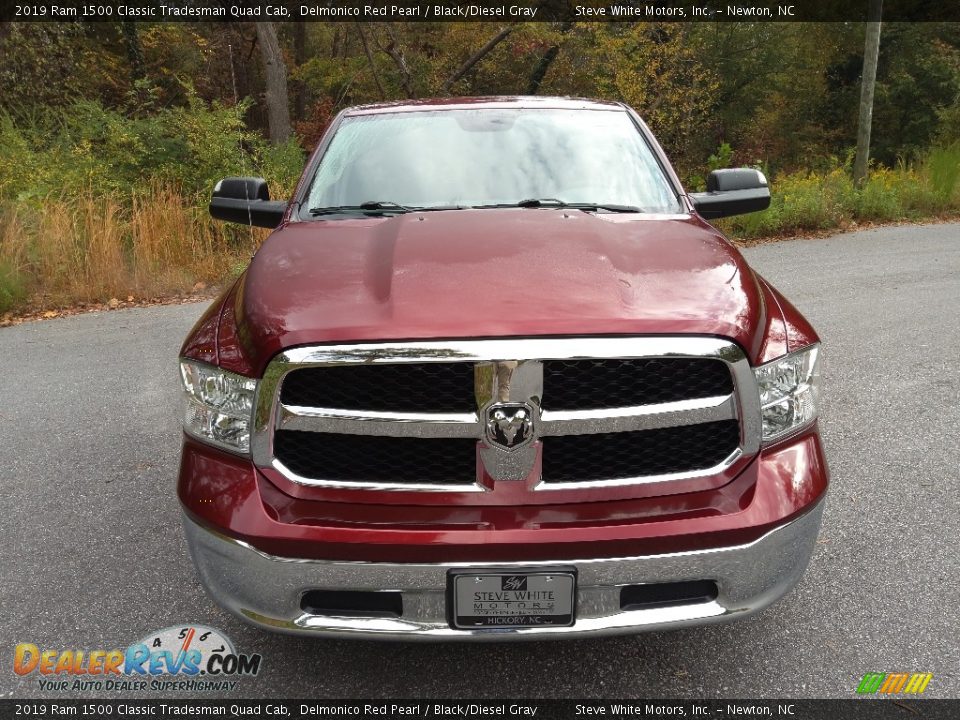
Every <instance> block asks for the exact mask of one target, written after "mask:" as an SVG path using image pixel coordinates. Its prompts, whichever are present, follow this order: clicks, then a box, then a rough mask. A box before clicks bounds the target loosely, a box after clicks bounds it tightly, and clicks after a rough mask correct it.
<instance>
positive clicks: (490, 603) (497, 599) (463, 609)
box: [448, 569, 577, 630]
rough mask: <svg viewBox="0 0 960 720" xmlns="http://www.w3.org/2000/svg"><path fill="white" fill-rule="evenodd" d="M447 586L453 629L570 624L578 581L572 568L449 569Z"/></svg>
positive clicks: (571, 622)
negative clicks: (507, 570)
mask: <svg viewBox="0 0 960 720" xmlns="http://www.w3.org/2000/svg"><path fill="white" fill-rule="evenodd" d="M448 587H449V604H450V621H451V624H452V626H453V627H454V628H459V629H461V630H467V629H476V628H491V629H492V628H498V627H499V628H517V627H548V626H552V627H561V626H565V625H573V621H574V597H575V596H576V587H577V579H576V573H575V571H574V570H572V569H563V570H560V569H558V570H531V571H520V572H517V571H510V572H503V571H497V570H479V571H478V570H452V571H451V572H450V576H449V580H448Z"/></svg>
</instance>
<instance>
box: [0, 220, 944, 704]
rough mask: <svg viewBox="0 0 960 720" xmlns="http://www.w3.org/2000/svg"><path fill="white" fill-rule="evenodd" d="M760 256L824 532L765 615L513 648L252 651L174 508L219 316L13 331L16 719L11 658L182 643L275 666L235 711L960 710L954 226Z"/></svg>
mask: <svg viewBox="0 0 960 720" xmlns="http://www.w3.org/2000/svg"><path fill="white" fill-rule="evenodd" d="M746 254H747V256H748V258H749V260H750V261H751V262H752V263H753V264H754V267H756V268H757V269H758V270H759V271H760V272H761V273H762V274H763V275H765V276H766V277H767V278H768V279H769V280H770V281H771V282H773V283H774V284H775V285H777V286H778V287H779V288H780V289H781V290H782V291H783V292H784V293H785V294H786V295H787V296H788V297H789V298H791V300H792V301H793V302H794V303H795V304H796V305H797V306H798V307H799V308H800V309H801V310H802V311H803V312H804V313H805V314H806V315H807V316H808V317H809V318H810V320H811V321H812V322H813V323H814V325H815V326H816V327H817V328H818V330H819V332H820V333H821V335H822V337H823V341H824V346H825V348H826V367H825V379H824V383H823V412H822V429H823V434H824V437H825V442H826V445H827V449H828V454H829V459H830V464H831V468H832V471H833V478H834V479H833V486H832V489H831V491H830V498H829V501H828V504H827V507H826V514H825V518H824V529H823V532H822V536H821V539H820V542H819V544H818V546H817V551H816V554H815V556H814V558H813V561H812V564H811V567H810V569H809V571H808V572H807V574H806V576H805V578H804V579H803V581H802V583H801V584H800V586H799V587H798V588H797V590H796V591H795V592H793V593H792V594H791V595H789V596H788V597H787V598H785V599H784V600H783V601H781V602H780V603H779V604H777V605H775V606H774V607H772V608H770V609H769V610H767V611H765V612H763V613H762V614H760V615H758V616H755V617H753V618H750V619H746V620H742V621H740V622H736V623H731V624H726V625H719V626H714V627H710V628H705V629H689V630H679V631H673V632H663V633H653V634H645V635H639V636H632V637H624V638H615V639H602V640H579V641H565V642H562V643H560V642H550V643H536V644H528V643H521V644H508V645H491V644H484V645H461V644H448V645H419V644H381V643H368V642H359V641H328V640H315V639H302V638H291V637H287V636H277V635H268V634H264V633H262V632H260V631H258V630H255V629H253V628H250V627H248V626H246V625H244V624H242V623H241V622H239V621H237V620H235V619H233V618H232V617H231V616H228V615H227V614H226V613H224V612H223V611H221V610H219V609H218V608H217V607H216V606H215V605H214V604H213V603H212V602H211V601H210V600H209V599H208V598H207V597H206V595H205V594H204V592H203V590H202V589H201V587H200V585H199V583H198V581H197V579H196V577H195V575H194V571H193V567H192V566H191V564H190V561H189V559H188V557H187V552H186V547H185V545H184V540H183V537H182V534H181V529H180V524H179V510H178V506H177V502H176V499H175V496H174V492H173V483H174V477H175V475H176V468H177V461H178V452H179V442H180V434H179V432H180V431H179V426H178V422H179V418H178V408H179V401H178V392H179V391H178V381H177V377H176V370H175V361H176V353H177V350H178V347H179V343H180V341H181V339H182V338H183V336H184V334H185V333H186V332H187V330H188V329H189V328H190V326H191V325H192V323H193V322H194V320H195V319H196V318H197V317H198V316H199V314H200V313H201V311H202V310H203V306H202V305H183V306H170V307H156V308H147V309H138V310H124V311H115V312H105V313H98V314H89V315H83V316H78V317H72V318H66V319H58V320H51V321H44V322H37V323H31V324H26V325H21V326H17V327H11V328H6V329H3V330H0V364H2V368H3V372H2V373H0V460H2V466H3V468H4V472H3V476H4V477H3V479H2V481H0V497H2V507H3V509H2V511H0V512H2V516H0V517H2V523H0V538H2V555H0V608H2V612H0V697H11V696H12V697H26V696H38V695H45V694H48V693H44V692H42V691H40V690H39V688H38V684H37V679H36V675H33V676H31V677H29V678H19V677H17V676H15V675H14V674H13V672H12V671H11V667H12V656H13V648H14V646H15V644H16V643H19V642H32V643H36V644H37V645H39V646H40V647H41V648H84V649H96V648H103V649H110V648H115V647H125V646H126V645H127V644H130V643H132V642H135V641H136V640H138V639H140V638H142V637H143V636H145V635H146V634H147V633H148V632H150V631H151V630H155V629H159V628H163V627H167V626H170V625H177V624H181V623H185V622H197V623H204V624H207V625H211V626H214V627H217V628H220V629H222V630H224V631H225V632H226V634H227V635H229V636H230V637H231V638H232V639H233V641H234V643H235V645H236V646H237V648H238V649H239V650H240V651H242V652H260V653H262V654H263V657H264V661H263V662H264V664H263V670H262V672H261V674H260V675H259V676H258V677H256V678H251V679H246V680H244V681H243V685H242V688H241V689H238V690H237V691H236V692H235V693H233V694H232V696H234V697H237V696H240V697H256V696H264V695H269V696H271V697H305V696H313V697H322V698H332V697H357V696H394V697H398V696H399V697H428V698H429V697H491V698H492V697H511V696H512V697H544V698H545V697H625V696H634V697H741V698H744V697H785V696H789V697H798V698H799V697H804V698H806V697H850V696H851V695H852V692H853V689H854V688H855V687H856V684H857V682H858V679H859V678H860V677H861V676H862V675H863V673H865V672H871V671H876V672H892V671H909V672H919V671H924V672H932V673H933V674H934V678H933V680H932V682H931V683H930V685H929V687H928V689H927V692H926V695H927V696H928V697H958V696H960V617H958V610H957V607H958V605H957V595H958V588H960V580H958V578H960V441H958V431H960V401H958V396H960V319H958V307H960V304H958V301H960V225H955V224H946V225H931V226H904V227H891V228H885V229H879V230H869V231H864V232H857V233H852V234H847V235H842V236H837V237H833V238H829V239H817V240H799V241H792V242H783V243H777V244H771V245H765V246H761V247H758V248H755V249H751V250H748V251H747V252H746ZM104 694H105V693H96V695H99V696H103V695H104ZM54 695H56V696H59V697H76V695H73V694H71V693H54ZM167 697H171V698H172V697H178V696H177V695H175V694H170V695H167Z"/></svg>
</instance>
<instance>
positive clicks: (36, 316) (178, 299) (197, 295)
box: [0, 283, 219, 328]
mask: <svg viewBox="0 0 960 720" xmlns="http://www.w3.org/2000/svg"><path fill="white" fill-rule="evenodd" d="M198 284H201V283H198ZM195 287H196V286H195ZM218 293H219V288H217V287H216V286H211V287H207V285H206V284H203V288H202V289H200V290H197V289H194V290H192V291H191V292H190V293H189V294H184V295H169V296H162V297H152V298H137V297H135V296H133V295H127V296H126V297H125V299H124V300H121V299H120V298H110V299H109V300H108V301H107V302H102V303H98V302H78V303H77V304H75V305H70V306H68V307H57V308H50V307H46V308H45V307H43V305H42V303H40V302H38V303H37V305H39V307H34V308H31V309H29V310H25V311H23V312H20V313H18V314H16V315H15V314H13V313H12V312H5V313H3V314H2V315H0V328H3V327H9V326H11V325H21V324H23V323H25V322H32V321H35V320H52V319H54V318H59V317H69V316H71V315H81V314H83V313H90V312H104V311H111V310H124V309H126V308H134V307H150V306H153V305H186V304H187V303H195V302H199V301H203V300H212V299H213V298H214V297H216V296H217V294H218Z"/></svg>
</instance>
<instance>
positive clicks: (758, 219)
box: [719, 143, 960, 239]
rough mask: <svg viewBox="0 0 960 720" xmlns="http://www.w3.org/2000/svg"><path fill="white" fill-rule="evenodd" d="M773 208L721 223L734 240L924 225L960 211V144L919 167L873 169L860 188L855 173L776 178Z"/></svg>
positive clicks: (936, 152)
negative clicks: (857, 226) (867, 225)
mask: <svg viewBox="0 0 960 720" xmlns="http://www.w3.org/2000/svg"><path fill="white" fill-rule="evenodd" d="M771 195H772V199H771V202H770V207H769V208H768V209H767V210H764V211H763V212H759V213H751V214H748V215H741V216H738V217H733V218H728V219H726V220H721V221H720V222H719V226H720V227H721V229H723V230H724V231H725V232H726V233H727V234H728V235H730V236H731V237H736V238H742V239H754V238H763V237H774V236H783V235H792V234H798V233H803V232H809V231H820V230H829V229H832V228H841V227H845V226H846V225H848V224H850V223H853V222H893V221H896V220H920V219H923V218H932V217H939V216H943V215H950V214H955V213H958V212H960V143H954V144H953V145H951V146H948V147H945V148H934V149H932V150H930V151H929V152H928V153H927V154H926V155H925V156H924V157H923V158H921V160H920V161H919V162H917V163H916V164H915V165H914V166H906V165H901V166H900V167H897V168H884V167H877V168H872V169H871V172H870V175H869V176H868V178H867V180H866V182H865V183H864V184H863V186H862V187H860V188H857V187H856V186H855V185H854V183H853V179H852V178H851V176H850V174H849V172H848V171H847V170H846V169H844V168H837V169H835V170H832V171H831V172H828V173H815V172H796V173H791V174H786V175H781V176H778V177H775V178H774V179H773V181H772V183H771Z"/></svg>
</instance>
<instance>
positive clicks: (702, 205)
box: [690, 168, 770, 220]
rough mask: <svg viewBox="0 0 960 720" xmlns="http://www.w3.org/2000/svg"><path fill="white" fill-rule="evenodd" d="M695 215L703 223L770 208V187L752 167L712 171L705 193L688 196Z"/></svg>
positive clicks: (760, 173) (761, 174)
mask: <svg viewBox="0 0 960 720" xmlns="http://www.w3.org/2000/svg"><path fill="white" fill-rule="evenodd" d="M690 200H691V201H692V202H693V206H694V207H695V208H696V210H697V212H698V213H700V215H702V216H703V217H704V218H706V219H707V220H715V219H717V218H722V217H729V216H730V215H743V214H744V213H751V212H756V211H757V210H766V209H767V208H768V207H770V188H769V187H768V186H767V179H766V178H765V177H764V176H763V173H762V172H760V171H759V170H754V169H753V168H730V169H728V170H714V171H713V172H711V173H710V175H709V176H708V177H707V191H706V192H703V193H690Z"/></svg>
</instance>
